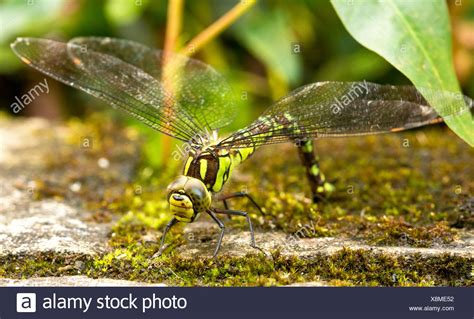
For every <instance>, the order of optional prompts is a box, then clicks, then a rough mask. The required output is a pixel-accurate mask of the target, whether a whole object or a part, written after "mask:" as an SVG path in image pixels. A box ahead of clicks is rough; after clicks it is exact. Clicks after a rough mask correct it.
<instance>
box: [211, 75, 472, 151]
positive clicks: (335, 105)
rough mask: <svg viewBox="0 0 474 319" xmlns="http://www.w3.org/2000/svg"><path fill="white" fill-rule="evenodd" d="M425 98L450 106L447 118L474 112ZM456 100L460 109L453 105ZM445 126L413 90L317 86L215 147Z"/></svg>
mask: <svg viewBox="0 0 474 319" xmlns="http://www.w3.org/2000/svg"><path fill="white" fill-rule="evenodd" d="M423 94H425V95H427V94H429V95H437V96H438V97H440V98H441V100H443V101H446V103H445V106H444V108H443V109H442V110H441V112H440V114H442V115H443V116H449V115H454V114H459V113H462V112H471V111H472V105H473V101H472V100H471V99H470V98H468V97H464V96H462V95H461V94H454V93H446V92H435V91H430V90H423ZM453 99H456V100H457V102H462V103H453ZM453 105H454V106H453ZM441 121H442V118H441V117H439V116H438V113H437V112H436V111H435V110H434V108H432V107H431V106H429V104H428V102H426V100H425V99H424V98H423V96H422V95H421V93H420V92H419V91H417V90H416V88H415V87H413V86H393V85H380V84H375V83H370V82H365V81H364V82H318V83H313V84H309V85H307V86H303V87H301V88H299V89H297V90H295V91H293V92H291V93H290V94H289V95H287V96H286V97H284V98H282V99H280V100H279V101H277V102H276V103H274V104H273V105H272V106H271V107H270V108H268V109H267V111H265V112H264V113H263V115H261V116H260V117H259V118H258V119H257V120H255V121H254V122H253V123H251V124H250V125H248V126H247V127H245V128H243V129H241V130H238V131H236V132H235V133H233V134H232V135H230V136H229V137H227V138H226V139H224V140H222V141H221V142H220V143H219V144H218V145H217V147H220V148H246V147H255V146H261V145H266V144H273V143H283V142H288V141H295V140H296V141H297V140H305V139H309V138H318V137H337V136H351V135H364V134H376V133H385V132H393V131H401V130H405V129H410V128H414V127H418V126H423V125H427V124H432V123H437V122H441Z"/></svg>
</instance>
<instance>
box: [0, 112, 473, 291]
mask: <svg viewBox="0 0 474 319" xmlns="http://www.w3.org/2000/svg"><path fill="white" fill-rule="evenodd" d="M99 124H102V123H98V122H97V121H94V120H91V122H90V123H88V124H83V123H80V122H73V123H70V125H71V126H72V127H73V130H72V133H71V134H70V136H69V137H68V141H69V142H70V143H75V142H74V141H77V139H78V138H80V137H81V136H84V135H87V134H89V133H90V132H92V133H90V134H92V135H94V136H98V137H97V140H98V141H100V142H99V144H96V146H97V148H95V149H94V150H93V151H92V153H86V154H84V153H83V152H80V153H78V152H77V150H70V149H68V148H67V147H66V151H64V152H59V153H61V156H59V155H57V156H55V157H54V158H52V159H51V165H50V169H51V170H52V171H54V170H55V169H57V168H59V167H61V165H64V161H65V160H64V158H66V161H71V163H72V172H74V171H75V170H79V167H81V168H82V167H83V166H81V163H82V164H84V163H91V161H92V162H95V161H96V160H97V158H98V157H102V156H105V157H109V158H110V157H111V156H112V158H114V159H117V160H118V159H120V158H122V157H123V158H124V159H127V158H128V157H127V156H130V152H131V150H129V151H126V152H122V151H120V150H119V149H120V148H121V147H117V145H116V143H117V140H113V139H110V136H111V135H114V134H115V136H120V135H117V134H116V133H114V132H115V130H117V128H116V127H114V126H113V125H108V124H107V125H104V126H103V128H102V129H99V128H98V126H100V125H99ZM88 132H89V133H88ZM123 134H124V135H123V136H122V137H123V138H124V139H125V140H128V141H132V144H136V143H137V142H139V141H140V139H139V138H138V137H137V136H135V135H134V133H133V132H132V131H130V132H128V133H127V132H125V133H123ZM404 139H408V140H409V141H410V145H411V146H410V147H409V148H405V147H403V146H402V142H403V141H404ZM69 142H68V143H69ZM119 145H120V144H119ZM120 146H122V145H120ZM275 148H278V150H279V152H280V153H281V154H285V156H278V157H276V156H275V155H274V154H275ZM316 148H317V151H318V152H319V154H320V157H321V169H322V171H323V172H324V173H325V175H326V176H328V179H329V180H330V181H332V182H334V184H335V185H336V189H337V190H336V192H335V194H334V195H333V196H332V197H331V198H330V199H329V200H327V201H325V202H322V203H318V204H313V203H312V202H311V200H310V198H311V196H310V193H309V189H308V187H307V184H306V182H305V180H304V170H303V168H302V167H301V166H300V164H299V162H298V156H297V154H296V151H295V148H294V147H293V146H292V145H284V146H272V147H266V148H263V149H261V150H259V151H258V152H257V153H256V154H255V155H254V156H253V157H252V158H251V159H249V160H248V161H247V162H245V163H244V164H243V165H242V166H241V167H240V168H239V169H238V170H237V171H235V173H234V176H233V178H232V179H231V181H230V182H229V183H228V185H227V186H226V189H225V191H226V192H233V191H242V190H245V191H247V192H249V193H250V194H252V196H253V197H254V198H255V200H256V201H257V202H258V203H260V205H261V206H262V207H263V208H264V210H265V212H266V215H265V216H261V215H260V214H259V213H258V212H257V211H256V210H255V208H254V207H253V206H252V205H251V204H250V203H248V202H247V201H246V200H245V199H238V200H235V201H232V202H231V203H230V205H231V207H232V208H236V209H242V210H246V211H248V212H249V213H250V215H251V218H252V220H253V222H254V225H255V228H256V232H265V231H268V230H278V231H282V232H285V233H287V234H295V233H296V234H301V230H302V229H304V228H305V227H307V226H308V225H310V226H311V232H305V233H304V236H303V237H327V236H331V237H346V238H350V239H359V240H361V241H362V242H365V243H367V244H371V245H403V246H414V247H431V246H434V245H439V244H446V243H450V242H452V241H454V240H456V239H457V238H458V236H459V234H458V233H459V230H458V228H463V227H464V228H465V229H472V221H471V219H472V216H471V215H470V214H469V212H468V213H466V210H465V209H464V208H463V207H465V206H466V205H467V203H470V201H471V196H472V195H470V194H472V193H473V191H474V179H469V178H467V176H474V168H473V167H472V165H471V162H472V156H473V155H474V151H473V150H472V149H471V148H469V147H468V146H465V145H463V144H462V142H460V141H459V140H457V139H455V138H454V136H453V135H452V134H451V133H449V132H448V131H446V130H445V129H441V128H428V129H425V130H423V131H415V132H411V133H406V134H403V135H386V136H378V137H374V136H369V137H357V138H351V139H331V140H321V141H318V143H317V144H316ZM135 151H136V149H135ZM63 155H64V157H62V156H63ZM77 156H79V157H78V158H77ZM60 157H62V158H61V161H59V160H57V159H58V158H60ZM84 159H86V160H84ZM87 159H88V160H89V161H87ZM82 160H84V161H83V162H81V161H82ZM150 162H151V161H150V159H147V158H146V157H145V158H144V159H143V161H142V163H141V164H140V166H139V168H138V169H137V175H136V177H135V179H134V180H133V181H128V182H124V181H123V180H122V181H120V182H117V179H116V177H114V176H108V175H107V174H104V175H100V176H99V180H101V181H102V182H101V183H85V185H86V186H85V187H84V188H83V189H84V191H83V192H81V193H80V196H81V198H83V199H84V202H85V206H86V207H87V208H88V209H89V210H92V211H93V212H94V214H93V215H92V216H91V219H92V220H94V221H96V222H110V221H112V220H113V221H114V226H113V228H112V232H111V234H110V241H109V245H110V247H111V252H110V253H108V254H105V255H101V256H98V257H96V258H93V259H90V258H85V259H84V258H81V259H80V260H81V262H82V263H83V264H82V266H81V267H80V268H78V267H76V266H75V263H76V261H77V257H74V256H72V257H58V256H51V255H47V254H46V255H40V256H30V257H21V258H14V257H12V256H7V257H2V258H0V263H1V265H0V276H6V277H16V278H19V277H20V278H21V277H31V276H51V275H53V276H59V275H66V274H69V275H70V274H77V273H78V272H80V273H83V274H87V275H88V276H91V277H113V278H120V279H129V280H140V281H146V282H165V283H167V284H171V285H186V286H187V285H210V286H214V285H218V286H230V285H244V286H246V285H286V284H291V283H297V282H307V281H324V282H328V283H329V284H331V285H343V286H352V285H369V286H370V285H383V286H418V285H421V286H432V285H448V286H469V285H472V284H473V281H472V274H471V272H472V264H473V262H472V259H469V258H464V257H454V256H449V255H443V256H432V257H423V256H421V255H409V256H400V257H395V256H389V255H386V254H382V253H374V252H370V251H363V250H351V249H342V250H340V251H338V252H336V253H334V254H332V255H330V256H326V255H320V256H316V257H314V258H311V259H303V258H296V257H287V256H283V255H281V254H280V253H278V252H273V253H272V256H271V257H265V256H262V255H254V254H252V255H247V256H245V257H231V256H219V257H218V258H217V259H210V258H207V257H202V258H194V259H191V258H184V257H181V256H179V255H178V254H177V253H175V252H174V250H173V247H171V249H169V251H171V252H170V253H169V254H168V255H166V256H163V257H162V258H160V259H156V260H153V261H152V260H151V259H150V256H152V255H153V254H154V253H155V252H156V251H157V250H158V240H159V236H160V235H161V233H160V232H159V231H157V230H158V229H161V228H162V227H163V226H164V224H165V223H166V222H167V221H168V220H169V219H170V218H171V216H170V215H169V212H168V208H167V202H166V185H167V184H168V183H169V182H170V181H171V180H172V179H173V177H174V176H175V175H178V174H179V173H180V168H179V167H177V165H176V163H174V162H173V163H172V164H169V165H168V166H167V167H162V168H154V169H153V168H151V164H150ZM86 175H87V174H86ZM91 176H93V173H91V171H89V175H87V176H86V177H85V180H89V179H92V178H91ZM71 180H72V177H67V176H66V179H65V181H62V182H61V181H60V182H59V184H58V185H59V186H57V187H53V186H52V185H51V184H48V181H38V183H39V185H40V186H41V185H43V187H38V188H37V192H38V196H37V198H43V197H54V198H66V197H68V196H70V194H69V193H68V191H67V187H64V185H67V183H69V182H70V181H71ZM41 183H43V184H41ZM111 183H112V184H114V185H113V186H112V185H110V186H109V187H106V188H105V192H103V191H100V190H101V189H104V184H106V185H108V184H111ZM74 195H75V196H77V194H74ZM216 205H221V204H220V203H216ZM470 216H471V217H470ZM226 225H227V226H228V227H229V228H241V229H243V230H247V227H248V226H247V224H246V222H245V220H244V219H242V218H232V219H231V220H229V221H226ZM453 226H455V227H453ZM171 236H172V237H173V239H172V243H173V246H174V247H177V246H180V245H183V244H184V243H185V240H184V238H183V237H184V236H183V235H182V232H181V229H180V228H176V229H174V230H173V231H172V233H171ZM299 237H301V236H299Z"/></svg>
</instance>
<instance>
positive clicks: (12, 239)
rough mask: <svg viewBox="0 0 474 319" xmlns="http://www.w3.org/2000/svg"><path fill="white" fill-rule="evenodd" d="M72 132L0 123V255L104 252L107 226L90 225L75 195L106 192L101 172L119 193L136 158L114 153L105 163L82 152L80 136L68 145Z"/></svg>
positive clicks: (33, 123) (35, 122) (35, 123)
mask: <svg viewBox="0 0 474 319" xmlns="http://www.w3.org/2000/svg"><path fill="white" fill-rule="evenodd" d="M70 134H71V133H70V132H68V131H66V129H65V127H63V126H60V125H52V124H51V123H49V122H47V121H45V120H41V119H31V120H16V121H7V120H0V146H1V148H0V186H1V187H0V255H7V254H13V255H18V254H26V255H35V254H36V253H44V252H57V253H70V254H84V255H93V254H96V253H99V252H103V251H105V250H106V244H107V234H108V232H109V231H110V225H111V223H110V222H107V223H96V222H94V221H91V220H90V212H88V211H87V210H86V209H84V207H83V206H84V205H83V204H82V203H81V202H80V199H79V197H80V196H83V195H87V194H85V191H87V190H88V189H92V190H94V189H99V188H100V187H101V186H102V187H103V188H109V189H110V186H109V185H107V187H105V186H104V184H105V178H102V176H101V174H103V171H107V172H108V173H109V174H110V175H112V176H114V177H113V178H112V180H110V181H107V183H109V182H110V183H111V185H114V184H113V183H112V182H115V185H116V186H117V191H120V189H119V187H120V183H124V182H125V181H127V180H128V179H129V178H130V177H131V175H132V172H133V170H132V168H133V167H132V166H131V165H133V164H134V159H133V156H130V157H129V158H128V159H127V161H122V160H121V159H120V158H119V156H118V155H117V154H113V153H112V154H113V156H114V157H116V158H114V157H112V158H111V159H108V158H106V157H103V156H101V155H102V154H101V153H100V152H99V151H95V150H93V149H86V148H82V147H81V145H80V142H81V141H80V139H79V138H77V139H76V140H75V141H74V139H72V142H71V141H70V140H71V135H70ZM68 139H69V140H68ZM117 158H118V159H117ZM65 163H66V164H67V165H65ZM115 176H116V177H115Z"/></svg>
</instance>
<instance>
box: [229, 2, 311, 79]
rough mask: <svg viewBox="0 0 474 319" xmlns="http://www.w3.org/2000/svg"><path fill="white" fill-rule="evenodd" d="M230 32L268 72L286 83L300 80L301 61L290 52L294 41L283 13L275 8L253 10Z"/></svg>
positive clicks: (295, 54) (296, 55)
mask: <svg viewBox="0 0 474 319" xmlns="http://www.w3.org/2000/svg"><path fill="white" fill-rule="evenodd" d="M233 30H234V32H235V34H236V38H237V39H238V40H239V41H240V42H241V43H242V45H243V46H244V47H246V48H247V49H248V50H249V51H250V52H252V54H253V55H254V56H256V57H257V58H258V59H259V60H260V61H262V62H263V63H264V64H265V66H266V67H267V69H268V70H271V71H272V72H275V73H276V74H277V75H278V76H279V77H281V78H283V79H285V81H286V82H287V83H290V84H295V83H297V82H298V81H299V80H300V77H301V73H302V68H301V61H300V59H299V56H298V54H297V53H294V52H293V51H292V49H293V47H292V45H295V44H296V42H297V40H296V38H295V36H294V34H293V32H292V31H291V28H289V22H288V19H287V18H286V15H285V13H284V12H282V11H281V10H278V9H272V10H270V9H269V10H267V11H263V10H260V11H257V10H255V11H254V12H253V14H251V15H246V16H244V17H242V19H241V20H240V21H239V22H238V23H236V25H235V27H234V28H233Z"/></svg>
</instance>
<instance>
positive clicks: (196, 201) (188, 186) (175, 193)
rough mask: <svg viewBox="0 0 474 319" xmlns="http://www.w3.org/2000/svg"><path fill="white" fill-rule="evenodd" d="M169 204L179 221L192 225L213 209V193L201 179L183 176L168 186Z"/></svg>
mask: <svg viewBox="0 0 474 319" xmlns="http://www.w3.org/2000/svg"><path fill="white" fill-rule="evenodd" d="M168 203H169V204H170V210H171V213H172V214H173V215H174V216H175V217H176V219H177V220H179V221H181V222H187V223H190V222H192V221H194V219H195V218H196V216H197V215H198V214H199V213H201V212H205V211H206V210H207V209H209V207H211V193H210V192H209V191H208V190H207V188H206V186H205V185H204V183H203V182H201V181H200V180H199V179H197V178H194V177H189V176H184V175H181V176H179V177H178V178H176V179H175V180H174V181H173V182H172V183H171V184H170V185H169V186H168Z"/></svg>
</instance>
